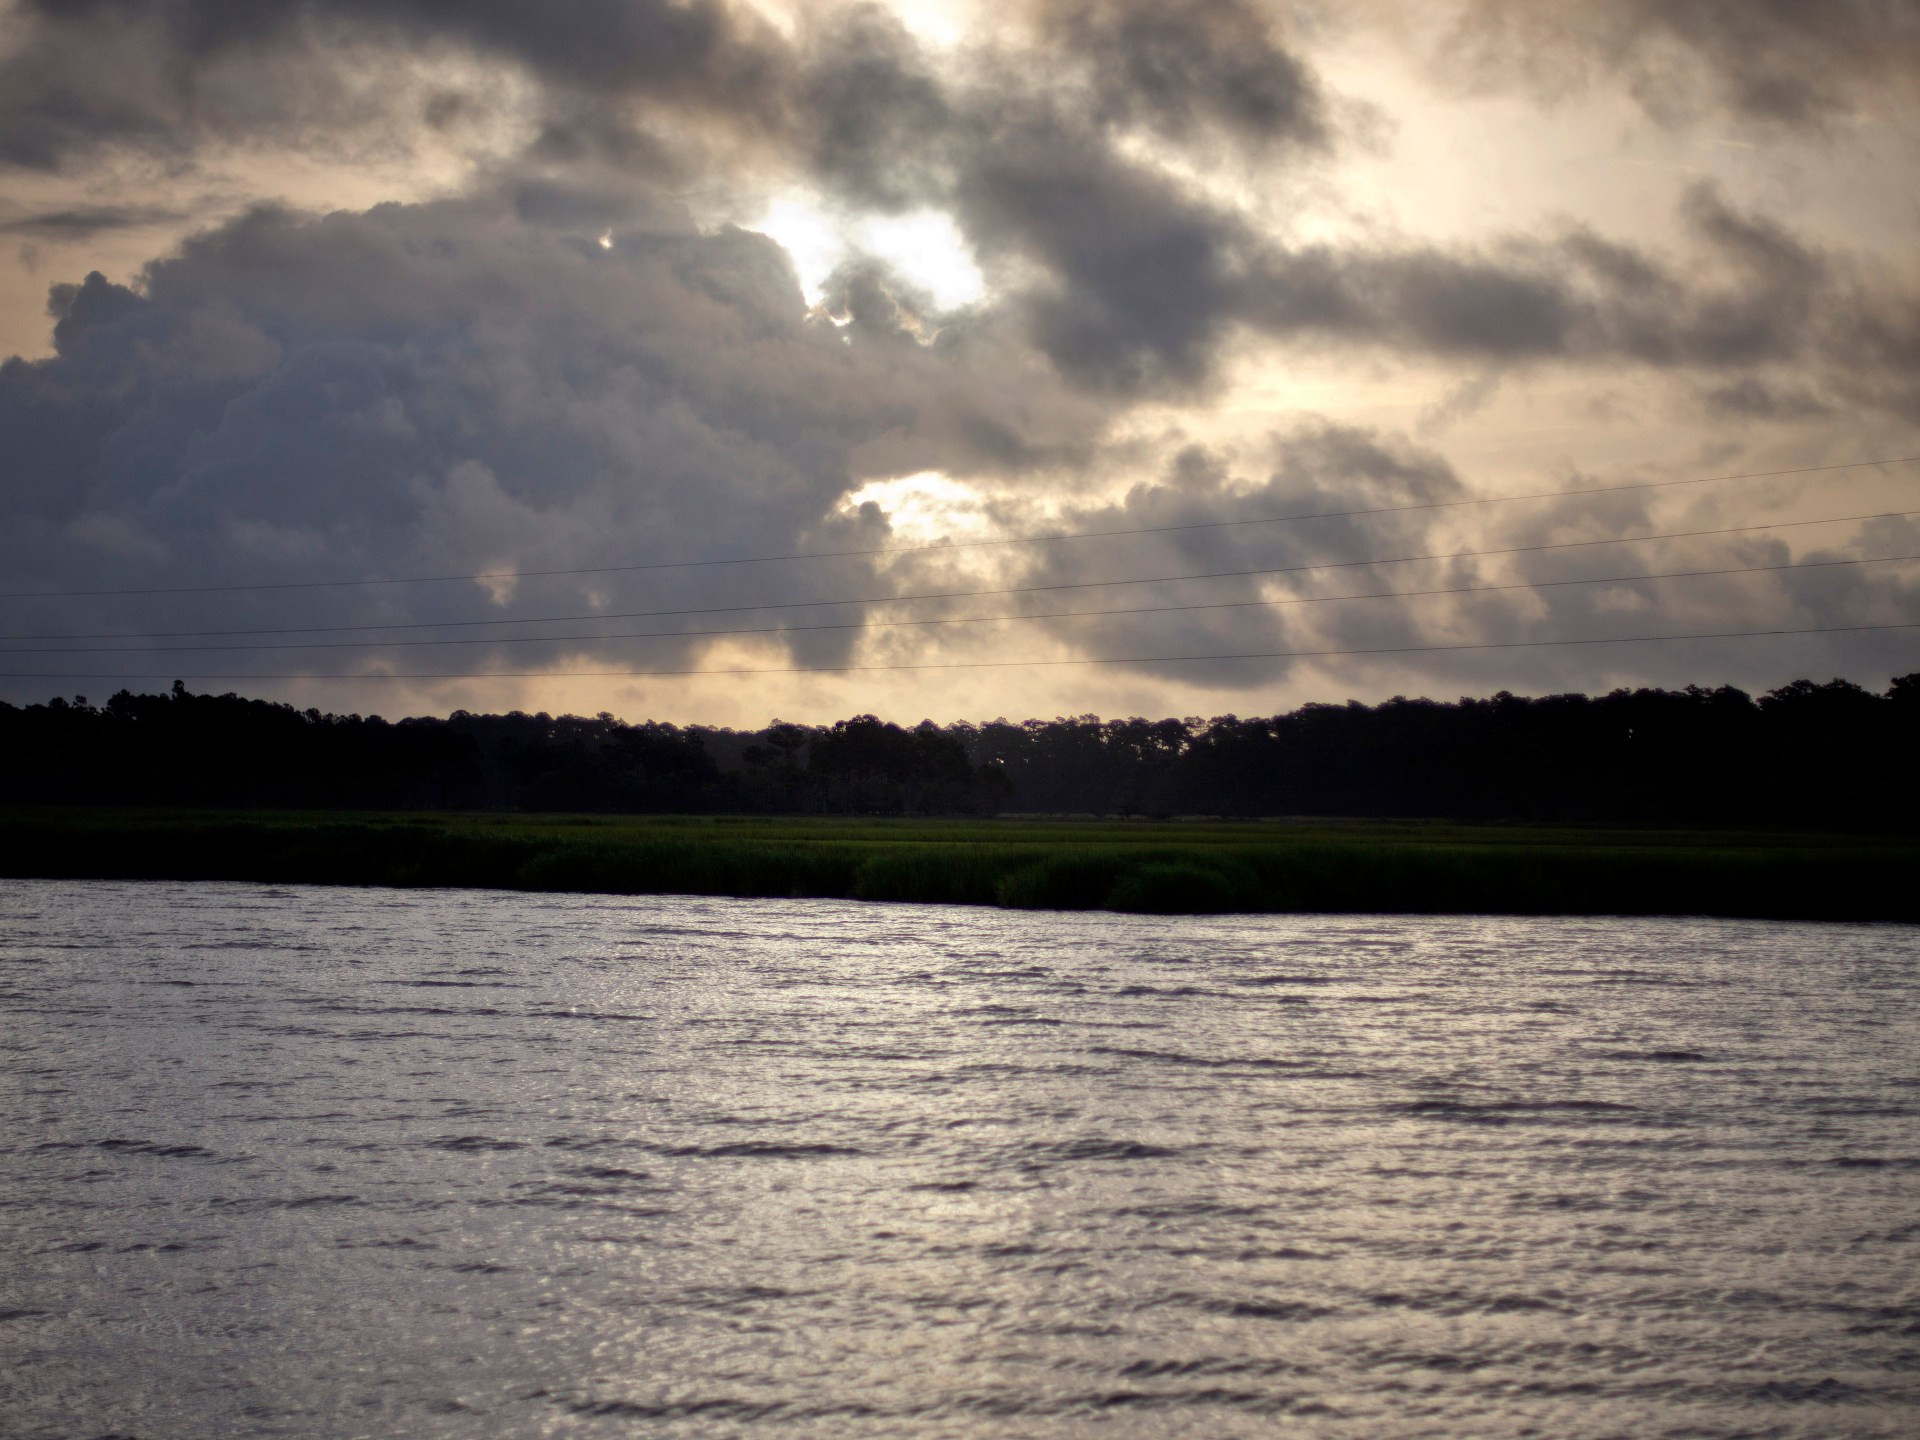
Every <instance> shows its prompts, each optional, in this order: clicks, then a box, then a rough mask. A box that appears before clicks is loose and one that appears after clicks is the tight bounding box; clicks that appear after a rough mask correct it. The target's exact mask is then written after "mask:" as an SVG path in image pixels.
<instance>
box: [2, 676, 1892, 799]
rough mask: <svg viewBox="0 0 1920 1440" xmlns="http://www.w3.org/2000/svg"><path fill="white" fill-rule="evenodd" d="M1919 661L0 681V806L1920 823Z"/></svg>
mask: <svg viewBox="0 0 1920 1440" xmlns="http://www.w3.org/2000/svg"><path fill="white" fill-rule="evenodd" d="M1916 740H1920V674H1914V675H1907V676H1903V677H1901V678H1899V679H1897V680H1895V681H1894V682H1893V684H1892V686H1891V687H1890V688H1889V689H1888V690H1887V692H1886V693H1885V694H1883V695H1877V694H1874V693H1872V692H1871V691H1868V690H1865V689H1862V688H1861V687H1860V686H1858V685H1854V684H1852V683H1850V682H1848V681H1845V680H1832V681H1829V682H1827V683H1826V684H1815V683H1813V682H1811V681H1807V680H1796V681H1794V682H1793V683H1792V684H1790V685H1784V686H1782V687H1781V688H1779V689H1778V690H1773V691H1770V692H1768V693H1767V694H1766V695H1763V696H1761V697H1760V698H1759V699H1758V700H1756V699H1754V698H1753V697H1751V696H1749V695H1747V694H1746V693H1745V692H1743V691H1740V690H1736V689H1733V688H1731V687H1728V686H1722V687H1720V688H1719V689H1711V690H1709V689H1703V688H1700V687H1697V686H1689V687H1688V688H1687V689H1685V690H1647V689H1642V690H1616V691H1613V692H1612V693H1611V694H1607V695H1601V696H1587V695H1549V696H1543V697H1539V698H1526V697H1522V696H1516V695H1510V694H1507V693H1505V692H1502V693H1501V694H1498V695H1495V696H1493V697H1491V698H1489V699H1462V700H1458V701H1452V702H1441V701H1434V700H1408V699H1404V698H1395V699H1393V700H1389V701H1387V702H1385V703H1384V704H1380V705H1362V704H1359V703H1358V702H1350V703H1348V704H1346V705H1318V704H1316V705H1304V706H1302V707H1300V708H1299V709H1297V710H1293V711H1290V712H1288V713H1286V714H1284V715H1273V716H1265V717H1256V718H1252V719H1241V718H1239V717H1238V716H1234V715H1223V716H1219V717H1216V718H1214V719H1210V720H1201V719H1184V720H1140V719H1132V720H1104V721H1103V720H1100V719H1099V718H1097V717H1095V716H1092V715H1082V716H1076V717H1070V718H1062V719H1055V720H1028V721H1025V722H1021V723H1013V722H1009V721H1006V720H994V721H991V722H988V723H985V724H979V725H974V724H966V723H960V724H952V725H946V726H938V725H935V724H934V723H933V722H932V721H924V722H922V723H921V724H919V725H917V726H915V727H913V728H911V729H907V728H903V727H901V726H899V725H894V724H889V723H886V722H883V721H881V720H878V719H876V718H874V717H873V716H871V715H856V716H854V717H852V718H851V719H847V720H842V721H839V722H837V723H836V724H833V725H824V726H821V725H794V724H788V723H784V722H778V721H776V722H775V723H773V724H772V725H769V726H768V727H767V728H766V729H764V730H757V731H738V730H728V729H716V728H710V727H701V726H688V727H680V726H675V725H669V724H663V723H659V722H654V721H647V722H644V723H642V724H626V723H624V722H622V721H619V720H616V719H615V718H614V717H613V716H611V715H607V714H601V715H598V716H595V717H593V718H590V719H589V718H582V717H579V716H572V715H563V716H558V717H556V716H551V715H546V714H538V715H527V714H522V713H520V712H518V711H515V712H514V713H512V714H507V715H473V714H469V713H467V712H466V711H458V712H456V713H455V714H453V715H452V716H450V717H449V718H447V719H445V720H440V719H412V720H401V721H398V722H393V723H390V722H388V721H386V720H382V719H381V718H380V717H378V716H359V715H328V714H323V713H321V712H320V711H318V710H297V709H295V708H294V707H292V706H290V705H284V704H275V703H272V702H269V701H265V700H250V699H246V698H243V697H241V696H237V695H195V694H192V693H190V692H189V691H188V690H187V688H186V687H185V686H184V685H183V684H180V683H179V682H175V684H174V686H173V689H172V690H171V691H170V692H168V693H166V694H159V695H135V694H132V693H131V692H128V691H124V690H123V691H121V692H120V693H119V694H117V695H115V696H114V697H113V698H112V699H111V700H109V701H107V702H106V704H104V705H90V704H88V703H87V701H86V700H85V699H84V698H83V697H75V698H73V699H71V700H67V699H55V700H52V701H49V702H48V703H46V704H44V705H28V706H25V707H19V706H13V705H8V704H4V703H0V801H4V802H6V803H12V804H89V805H195V806H221V807H265V806H273V807H291V808H316V809H446V810H461V809H500V810H533V811H645V812H669V813H700V812H750V813H788V814H795V813H797V814H808V813H812V814H855V815H941V814H993V813H999V812H1007V811H1014V812H1038V813H1049V814H1099V815H1139V816H1149V817H1156V816H1171V815H1238V816H1249V815H1320V816H1329V815H1333V816H1407V817H1416V816H1436V817H1452V818H1461V819H1528V820H1568V821H1639V822H1659V823H1713V824H1723V823H1733V824H1744V823H1788V824H1795V825H1833V826H1852V827H1858V826H1866V827H1874V828H1887V827H1910V826H1912V825H1913V824H1914V816H1915V814H1916V808H1915V807H1916V802H1920V754H1917V753H1916V747H1915V742H1916Z"/></svg>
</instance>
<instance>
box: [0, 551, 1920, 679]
mask: <svg viewBox="0 0 1920 1440" xmlns="http://www.w3.org/2000/svg"><path fill="white" fill-rule="evenodd" d="M1915 560H1920V555H1876V556H1862V557H1856V558H1851V559H1845V560H1798V561H1791V562H1788V563H1786V564H1782V565H1732V566H1724V567H1722V568H1719V569H1714V570H1667V571H1656V572H1652V573H1644V572H1643V573H1641V574H1637V575H1593V576H1584V577H1576V578H1571V579H1565V580H1516V581H1511V582H1507V583H1502V584H1498V585H1455V586H1446V587H1442V588H1439V589H1433V590H1374V591H1369V592H1366V593H1363V594H1358V595H1287V596H1282V597H1280V598H1279V599H1272V600H1214V601H1205V602H1197V603H1194V604H1190V605H1129V606H1122V607H1118V608H1114V609H1108V610H1047V611H1041V612H1039V613H1037V614H1026V615H958V616H943V617H939V618H934V619H922V620H847V621H839V622H835V623H832V624H825V625H760V626H745V627H738V628H730V629H725V630H630V631H615V632H614V633H612V634H605V633H602V634H596V635H463V636H457V637H455V638H452V639H438V640H303V641H295V642H290V643H289V642H279V643H267V644H241V645H227V644H218V645H94V646H88V647H85V648H74V647H69V646H39V647H34V648H30V649H29V648H24V647H21V648H15V647H7V646H0V655H122V654H140V655H156V654H169V653H176V652H183V651H184V652H187V653H190V654H208V653H211V652H214V651H230V650H241V651H260V650H365V649H372V648H377V649H395V648H398V647H400V646H407V647H410V648H411V647H419V646H430V645H560V644H572V643H577V642H580V641H587V642H591V643H600V642H604V641H608V640H695V639H701V638H711V637H718V636H743V635H796V634H804V633H811V632H816V631H827V630H897V629H907V628H916V627H928V626H935V625H981V624H987V623H991V622H994V621H1034V620H1086V619H1094V618H1098V617H1111V616H1116V615H1163V614H1171V613H1174V612H1185V611H1194V610H1246V609H1253V608H1259V607H1266V608H1272V607H1278V606H1282V605H1330V604H1337V603H1339V602H1342V601H1351V600H1413V599H1429V598H1436V597H1439V596H1443V595H1483V594H1487V593H1489V592H1492V591H1502V590H1548V589H1557V588H1561V587H1564V586H1570V585H1626V584H1631V583H1633V582H1636V581H1642V580H1693V579H1699V578H1703V577H1707V576H1716V575H1758V574H1771V573H1777V572H1779V571H1783V570H1826V569H1833V568H1835V567H1837V566H1843V565H1893V564H1899V563H1902V562H1906V561H1915Z"/></svg>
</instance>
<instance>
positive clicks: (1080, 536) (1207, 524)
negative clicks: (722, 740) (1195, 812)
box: [0, 455, 1920, 600]
mask: <svg viewBox="0 0 1920 1440" xmlns="http://www.w3.org/2000/svg"><path fill="white" fill-rule="evenodd" d="M1915 461H1920V455H1898V456H1893V457H1890V458H1888V459H1884V460H1852V461H1848V462H1847V463H1845V464H1841V465H1802V466H1798V467H1796V468H1794V469H1790V470H1753V471H1747V472H1745V473H1742V474H1738V475H1697V476H1692V477H1690V478H1688V479H1684V480H1636V481H1632V482H1629V483H1627V484H1622V485H1591V486H1587V487H1584V488H1582V489H1578V490H1536V491H1531V492H1529V493H1526V494H1521V495H1476V496H1470V497H1467V498H1464V499H1455V500H1424V501H1420V502H1417V503H1414V504H1410V505H1376V506H1370V507H1368V508H1365V509H1359V510H1315V511H1308V512H1304V513H1300V514H1292V515H1249V516H1245V517H1242V518H1240V519H1236V520H1198V521H1192V522H1189V523H1186V524H1180V525H1141V526H1136V527H1132V528H1129V529H1122V530H1076V531H1062V532H1056V533H1053V534H1045V535H1012V536H1007V537H1004V538H1001V539H997V540H942V541H938V542H936V543H934V544H930V545H895V546H882V547H878V548H873V549H864V550H811V551H803V552H799V553H794V554H786V555H736V556H731V557H723V558H720V559H714V560H655V561H649V562H647V563H644V564H639V565H589V566H582V567H578V568H575V569H569V570H482V571H479V572H477V573H475V574H471V575H409V576H403V577H398V578H394V579H375V580H279V581H269V582H265V583H261V584H254V585H173V586H160V587H153V588H147V589H125V590H12V591H0V600H49V599H59V600H77V599H85V598H89V597H100V596H116V595H118V596H125V595H215V594H233V593H237V592H242V591H256V590H338V589H346V588H350V587H355V586H367V585H437V584H443V583H449V582H454V581H479V580H534V579H544V578H548V577H552V576H561V575H615V574H632V573H635V572H639V571H643V570H700V569H707V568H710V567H713V566H719V565H769V564H775V563H778V562H783V561H797V560H841V559H850V558H855V557H867V556H876V555H918V554H924V553H925V552H927V551H930V550H978V549H982V548H985V547H988V546H996V545H1044V544H1051V543H1053V542H1055V541H1061V540H1099V539H1106V538H1110V537H1113V536H1121V535H1171V534H1175V533H1178V532H1181V531H1190V530H1222V529H1227V528H1229V527H1231V526H1236V525H1286V524H1294V523H1298V522H1300V521H1305V520H1346V519H1354V518H1357V517H1360V516H1365V515H1400V514H1407V513H1411V512H1414V511H1420V510H1447V509H1452V508H1454V507H1457V506H1461V505H1500V504H1505V503H1506V502H1508V501H1512V500H1562V499H1570V498H1573V497H1576V496H1581V495H1612V494H1617V493H1621V492H1624V491H1628V490H1665V489H1671V488H1673V487H1674V486H1679V485H1710V484H1714V483H1716V482H1719V481H1731V480H1769V479H1774V478H1777V477H1780V476H1786V475H1815V474H1823V473H1825V472H1828V471H1833V470H1862V469H1867V468H1870V467H1872V466H1876V465H1910V464H1913V463H1914V462H1915Z"/></svg>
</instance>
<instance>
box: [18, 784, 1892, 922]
mask: <svg viewBox="0 0 1920 1440" xmlns="http://www.w3.org/2000/svg"><path fill="white" fill-rule="evenodd" d="M1916 861H1920V842H1916V841H1915V840H1914V839H1912V838H1908V837H1885V836H1873V837H1856V836H1839V835H1807V834H1782V833H1768V832H1746V831H1738V832H1706V831H1686V830H1631V829H1619V830H1608V829H1593V828H1577V827H1557V826H1506V825H1466V824H1454V823H1447V822H1431V823H1426V822H1407V821H1233V822H1222V821H1205V820H1188V821H1178V820H1176V821H1112V820H1097V819H1044V818H1034V819H999V820H892V819H874V820H860V819H838V818H811V817H803V818H791V817H775V818H762V817H733V816H722V817H711V816H697V817H672V816H668V817H660V816H604V815H518V814H513V815H508V814H470V813H461V814H412V813H407V814H355V815H341V814H307V813H295V812H286V813H281V812H207V811H154V810H81V809H38V810H13V811H6V812H0V874H5V875H10V876H20V877H25V876H45V877H69V878H82V877H88V878H117V879H179V880H258V881H271V882H276V883H302V882H305V883H315V884H334V885H393V886H456V887H470V888H488V889H507V890H544V891H585V892H602V893H609V894H666V893H679V894H696V895H728V896H740V897H808V896H811V897H825V898H840V899H854V900H880V901H904V902H923V903H924V902H934V903H951V904H964V905H999V906H1007V907H1013V908H1023V909H1070V910H1081V909H1114V910H1126V911H1136V912H1145V913H1165V914H1178V913H1225V912H1287V911H1348V912H1354V911H1382V912H1402V913H1415V912H1418V913H1506V914H1643V915H1666V914H1711V915H1727V916H1752V917H1768V918H1781V919H1787V918H1794V919H1834V920H1907V921H1912V920H1920V885H1917V884H1915V878H1916V876H1920V867H1916Z"/></svg>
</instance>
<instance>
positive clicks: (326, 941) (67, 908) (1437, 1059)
mask: <svg viewBox="0 0 1920 1440" xmlns="http://www.w3.org/2000/svg"><path fill="white" fill-rule="evenodd" d="M1917 942H1920V931H1915V930H1914V929H1912V928H1903V927H1888V926H1879V927H1866V926H1862V927H1849V926H1808V925H1783V924H1754V923H1740V922H1723V921H1705V920H1682V921H1646V920H1537V919H1498V918H1493V919H1489V918H1459V917H1447V918H1439V919H1424V918H1406V917H1367V916H1337V917H1318V916H1305V917H1253V918H1247V917H1210V918H1204V919H1190V918H1175V919H1143V918H1139V917H1130V916H1117V915H1098V914H1094V915H1081V914H1076V915H1062V914H1018V913H1008V912H1001V911H984V910H969V909H961V908H945V907H889V906H870V905H859V904H850V903H840V902H819V901H795V902H784V901H782V902H767V901H724V900H708V899H688V898H636V899H615V898H608V897H592V896H529V895H504V894H494V893H478V892H434V891H416V892H405V891H368V890H329V889H317V888H314V889H308V888H271V887H264V886H248V885H199V886H189V885H171V884H111V883H86V884H76V883H59V882H45V883H42V882H8V883H6V884H5V885H4V886H0V1013H3V1014H4V1022H3V1023H0V1047H4V1052H5V1064H4V1069H3V1070H0V1155H3V1156H4V1166H0V1237H3V1238H4V1239H5V1240H6V1242H7V1243H6V1244H5V1246H4V1254H3V1255H0V1280H3V1281H4V1285H3V1286H0V1316H4V1317H5V1318H4V1319H0V1357H3V1360H0V1363H3V1364H4V1370H0V1431H3V1432H4V1433H6V1434H8V1435H18V1436H23V1437H28V1436H54V1435H74V1434H80V1435H97V1434H102V1433H106V1432H110V1431H111V1432H117V1433H121V1434H126V1435H138V1436H142V1437H149V1440H152V1437H170V1436H198V1435H221V1436H226V1435H300V1436H328V1437H331V1436H352V1435H363V1434H364V1435H382V1436H387V1435H400V1434H405V1435H408V1436H433V1435H448V1436H454V1435H458V1436H473V1435H488V1436H520V1435H529V1436H531V1435H601V1434H605V1435H627V1434H633V1433H646V1434H659V1435H732V1434H742V1433H748V1434H751V1433H760V1432H768V1433H779V1434H781V1435H792V1436H822V1437H825V1436H867V1435H898V1434H911V1435H926V1436H956V1437H973V1436H1071V1435H1082V1434H1086V1435H1092V1434H1096V1433H1097V1434H1099V1435H1102V1436H1168V1435H1191V1436H1207V1437H1220V1436H1255V1435H1266V1434H1271V1433H1274V1432H1275V1431H1276V1430H1280V1429H1285V1430H1287V1431H1288V1432H1289V1433H1297V1434H1301V1435H1308V1436H1321V1435H1324V1436H1367V1437H1373V1436H1388V1437H1391V1436H1413V1435H1477V1436H1519V1435H1525V1434H1541V1435H1551V1436H1556V1437H1572V1436H1589V1435H1590V1436H1603V1435H1633V1436H1657V1435H1674V1436H1680V1435H1686V1436H1723V1435H1724V1436H1733V1435H1783V1436H1784V1435H1804V1436H1837V1435H1859V1436H1881V1435H1884V1436H1896V1435H1907V1434H1912V1433H1914V1429H1915V1423H1916V1414H1917V1413H1920V1411H1917V1410H1916V1402H1920V1264H1916V1261H1920V1127H1916V1125H1915V1119H1916V1112H1920V963H1917V962H1920V943H1917Z"/></svg>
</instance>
